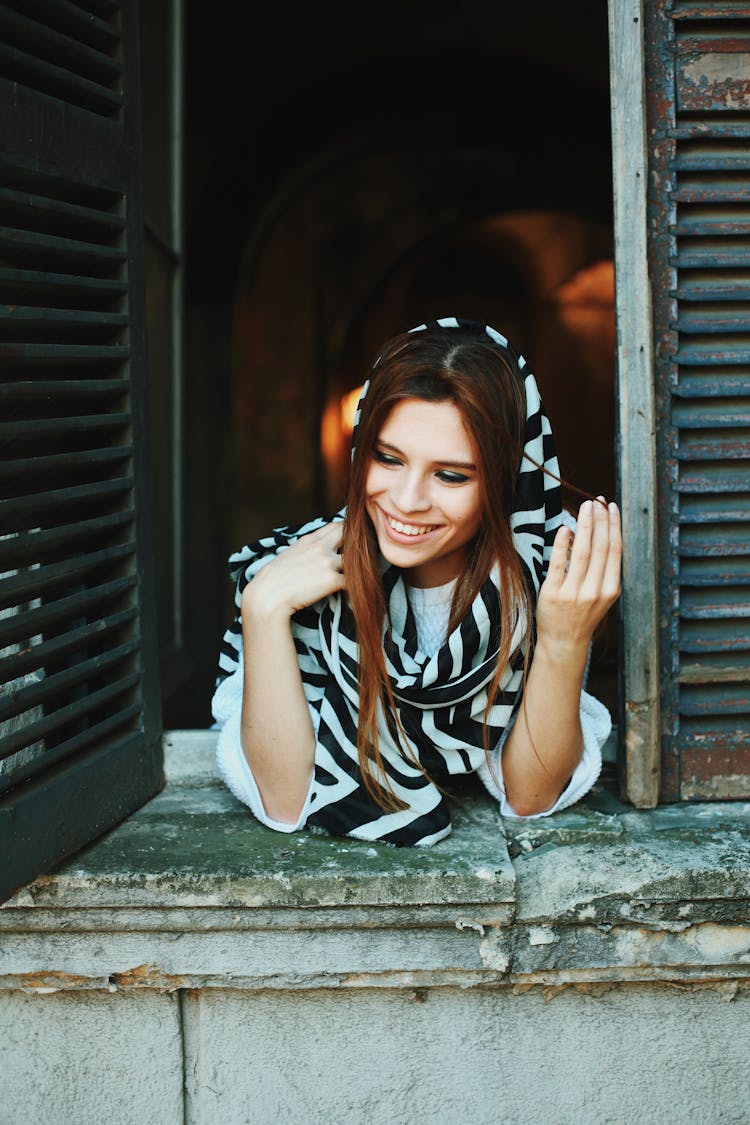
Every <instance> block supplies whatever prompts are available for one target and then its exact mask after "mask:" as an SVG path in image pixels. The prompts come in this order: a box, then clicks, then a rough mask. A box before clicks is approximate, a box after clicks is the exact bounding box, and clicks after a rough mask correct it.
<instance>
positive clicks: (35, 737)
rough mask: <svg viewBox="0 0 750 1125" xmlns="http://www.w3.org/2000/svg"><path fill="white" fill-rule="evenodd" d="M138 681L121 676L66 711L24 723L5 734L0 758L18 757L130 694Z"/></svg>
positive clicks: (136, 675)
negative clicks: (61, 730)
mask: <svg viewBox="0 0 750 1125" xmlns="http://www.w3.org/2000/svg"><path fill="white" fill-rule="evenodd" d="M140 678H141V676H140V672H131V673H130V675H128V676H123V678H122V679H120V680H116V681H115V682H114V683H113V684H108V685H107V687H104V688H101V689H100V690H99V691H95V692H91V693H89V694H87V695H85V696H83V697H82V698H80V699H77V700H75V701H74V702H72V703H69V704H68V705H67V706H66V707H65V708H60V709H59V710H57V711H54V712H52V714H50V715H45V716H44V718H42V719H37V720H36V721H35V722H31V723H27V724H26V725H24V726H23V727H20V728H19V729H18V730H15V731H13V732H12V733H11V734H8V735H6V737H5V739H4V740H3V743H2V746H1V747H0V758H9V757H10V756H11V755H12V754H17V753H18V751H19V750H23V749H24V747H26V746H31V745H33V744H34V743H35V742H39V741H40V740H41V739H43V738H46V737H47V736H48V735H49V734H50V733H51V732H52V731H54V730H56V729H57V728H59V727H61V726H66V725H68V724H70V723H72V722H74V721H75V720H77V719H84V718H85V717H86V716H87V715H90V714H91V713H92V712H96V711H97V710H98V709H99V708H100V707H103V706H104V705H105V704H111V703H112V702H113V701H114V700H115V699H117V698H118V697H120V696H122V695H124V694H125V693H126V692H129V691H131V690H132V688H134V687H135V686H136V685H137V684H138V682H139V681H140Z"/></svg>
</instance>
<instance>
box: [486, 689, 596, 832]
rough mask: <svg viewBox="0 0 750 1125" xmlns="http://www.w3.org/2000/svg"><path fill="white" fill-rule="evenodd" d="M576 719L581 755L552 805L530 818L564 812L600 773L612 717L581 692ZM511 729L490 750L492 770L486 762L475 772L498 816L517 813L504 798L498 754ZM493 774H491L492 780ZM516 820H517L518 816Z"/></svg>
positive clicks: (510, 725)
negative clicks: (497, 806)
mask: <svg viewBox="0 0 750 1125" xmlns="http://www.w3.org/2000/svg"><path fill="white" fill-rule="evenodd" d="M580 716H581V730H582V732H583V754H582V755H581V760H580V762H579V763H578V765H577V766H576V768H575V770H574V771H573V776H572V777H571V779H570V781H569V782H568V784H567V785H566V787H565V789H563V791H562V793H561V794H560V796H559V797H558V798H557V800H556V801H555V803H554V805H552V806H551V807H550V808H548V809H545V810H544V811H543V812H538V813H532V814H531V816H532V817H534V816H551V815H552V813H556V812H559V810H560V809H565V808H567V807H568V806H569V805H573V804H575V803H576V801H580V800H581V798H582V797H584V796H585V795H586V793H588V791H589V790H590V789H591V787H592V786H593V785H594V783H595V782H596V780H597V778H598V777H599V774H600V773H601V769H602V747H603V746H604V743H605V742H606V741H607V739H608V737H609V734H610V731H611V730H612V717H611V715H610V713H609V711H608V710H607V708H606V707H605V706H604V704H603V703H600V702H599V700H598V699H595V698H594V696H593V695H589V694H588V693H587V692H585V691H582V692H581V708H580ZM511 729H512V724H509V726H508V727H507V728H506V730H505V732H504V733H503V737H502V739H501V740H500V742H499V744H498V745H497V747H496V748H495V749H494V750H493V751H492V754H491V758H492V771H490V769H489V768H488V766H487V763H486V762H483V763H482V765H481V766H480V767H479V769H478V770H477V773H478V774H479V777H480V778H481V780H482V782H483V784H484V786H485V788H486V789H487V790H488V791H489V792H490V793H491V794H492V796H493V797H494V798H495V799H496V800H497V801H499V802H500V813H501V815H502V816H514V817H519V814H518V813H517V812H515V811H514V810H513V808H512V806H511V805H510V803H509V801H508V799H507V797H506V796H505V783H504V781H503V767H502V751H503V746H504V745H505V740H506V739H507V737H508V735H509V734H510V731H511ZM493 773H494V775H495V776H494V777H493ZM519 819H521V818H520V817H519ZM523 819H524V820H528V819H531V817H524V818H523Z"/></svg>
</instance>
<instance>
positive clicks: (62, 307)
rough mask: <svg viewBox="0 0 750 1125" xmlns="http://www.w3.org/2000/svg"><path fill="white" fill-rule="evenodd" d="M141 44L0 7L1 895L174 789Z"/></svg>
mask: <svg viewBox="0 0 750 1125" xmlns="http://www.w3.org/2000/svg"><path fill="white" fill-rule="evenodd" d="M135 50H136V6H135V3H129V2H127V0H125V2H122V3H118V2H115V0H76V2H73V0H18V2H16V3H0V478H1V481H2V485H1V490H0V513H1V514H0V657H1V658H2V677H1V680H2V682H1V683H0V861H1V862H0V900H2V899H5V898H7V897H8V895H9V894H10V893H11V892H12V891H13V890H15V889H16V888H17V887H19V886H21V885H22V884H24V883H26V882H28V881H29V880H30V879H32V878H34V877H35V876H36V875H38V874H40V873H41V872H43V871H47V870H49V868H50V867H51V866H53V865H54V864H56V863H57V862H59V861H60V860H61V859H62V858H64V857H66V856H68V855H70V854H72V853H73V852H74V851H76V850H77V849H78V848H80V847H81V846H82V845H84V844H85V843H87V842H88V841H90V840H91V839H93V838H94V837H96V836H97V835H99V834H101V833H102V832H104V831H105V830H106V829H108V828H110V827H112V826H113V825H114V824H116V823H117V822H118V821H119V820H121V819H122V818H123V817H125V816H126V815H127V814H128V813H129V812H131V811H132V810H133V809H134V808H137V807H138V806H139V805H141V804H143V803H144V802H145V801H146V800H147V799H148V798H149V797H151V796H152V795H153V794H154V793H155V792H156V791H158V789H159V788H160V786H161V785H162V783H163V778H162V760H161V748H160V741H161V740H160V711H159V684H158V667H157V661H156V637H155V613H154V606H153V577H152V565H151V559H150V556H151V530H150V527H149V500H148V489H149V486H148V480H147V478H146V467H145V465H144V459H143V458H144V452H145V447H146V437H147V435H146V433H145V427H146V419H145V401H144V394H145V377H146V371H145V358H146V357H145V316H144V292H143V288H144V285H143V271H142V252H141V243H142V232H141V219H140V213H139V204H138V151H139V148H138V112H137V111H138V99H137V93H138V90H137V82H138V79H137V57H136V54H135Z"/></svg>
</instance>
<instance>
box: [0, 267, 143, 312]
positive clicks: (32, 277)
mask: <svg viewBox="0 0 750 1125" xmlns="http://www.w3.org/2000/svg"><path fill="white" fill-rule="evenodd" d="M126 293H127V283H126V282H125V281H122V280H120V279H119V278H115V279H112V278H107V277H86V276H85V275H84V274H68V273H57V272H55V271H49V272H47V271H40V270H30V269H8V268H6V266H5V265H2V266H0V296H2V298H3V300H6V301H7V300H11V301H12V300H13V299H16V300H18V299H19V298H20V299H22V300H24V301H28V300H29V299H30V298H32V297H39V298H40V299H46V301H47V303H49V304H55V303H58V302H59V303H64V302H65V301H66V299H67V301H69V302H70V305H71V307H77V303H78V302H86V303H85V305H84V308H92V307H93V308H95V309H96V308H100V307H102V306H104V307H106V306H108V305H111V304H112V302H113V301H115V300H117V299H118V298H121V297H123V296H124V295H125V294H126ZM74 303H75V304H74Z"/></svg>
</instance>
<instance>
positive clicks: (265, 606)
mask: <svg viewBox="0 0 750 1125" xmlns="http://www.w3.org/2000/svg"><path fill="white" fill-rule="evenodd" d="M268 577H270V576H266V577H264V571H263V570H261V571H260V572H259V573H258V574H256V576H255V578H253V579H252V580H251V581H250V582H248V584H247V586H246V587H245V589H244V590H243V592H242V618H243V620H244V621H255V622H258V623H264V622H269V623H270V622H276V621H281V622H286V621H289V619H290V618H291V616H292V614H293V612H294V609H293V607H292V606H291V605H290V604H289V602H288V599H285V598H284V596H283V593H282V591H280V590H279V589H278V588H277V587H276V584H275V583H273V582H271V581H268Z"/></svg>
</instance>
